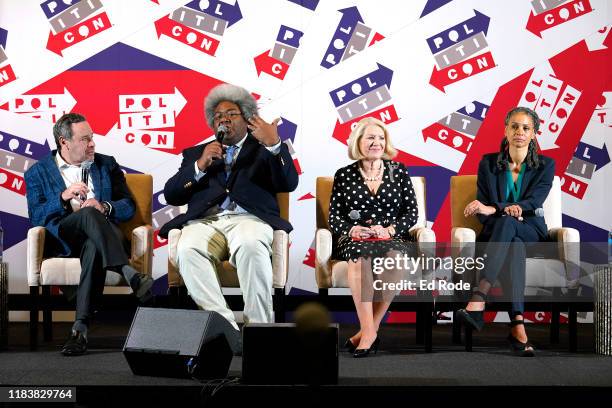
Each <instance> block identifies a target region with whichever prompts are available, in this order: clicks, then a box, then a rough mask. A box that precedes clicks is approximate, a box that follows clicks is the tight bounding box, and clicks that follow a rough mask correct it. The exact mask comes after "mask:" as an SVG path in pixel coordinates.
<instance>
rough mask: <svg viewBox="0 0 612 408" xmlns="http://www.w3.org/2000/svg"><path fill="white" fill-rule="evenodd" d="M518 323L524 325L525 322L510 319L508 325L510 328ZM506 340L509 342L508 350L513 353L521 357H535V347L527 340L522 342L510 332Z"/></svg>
mask: <svg viewBox="0 0 612 408" xmlns="http://www.w3.org/2000/svg"><path fill="white" fill-rule="evenodd" d="M520 324H522V325H524V324H525V322H524V321H523V320H512V321H511V322H510V327H511V328H512V327H514V326H518V325H520ZM508 342H509V343H510V350H512V352H513V353H514V354H516V355H518V356H521V357H535V347H533V344H531V343H530V342H528V341H527V342H525V343H523V342H522V341H519V339H517V338H516V337H514V336H513V335H512V333H510V334H509V335H508Z"/></svg>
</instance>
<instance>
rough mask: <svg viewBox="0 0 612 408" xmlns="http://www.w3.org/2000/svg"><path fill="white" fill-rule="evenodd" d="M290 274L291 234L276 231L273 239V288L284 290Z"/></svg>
mask: <svg viewBox="0 0 612 408" xmlns="http://www.w3.org/2000/svg"><path fill="white" fill-rule="evenodd" d="M288 273H289V234H288V233H287V232H285V231H283V230H276V231H274V238H273V239H272V286H273V287H275V288H284V287H285V285H286V284H287V274H288Z"/></svg>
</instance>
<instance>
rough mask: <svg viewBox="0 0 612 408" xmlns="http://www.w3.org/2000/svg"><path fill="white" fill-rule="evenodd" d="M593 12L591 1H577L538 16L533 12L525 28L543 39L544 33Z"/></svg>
mask: <svg viewBox="0 0 612 408" xmlns="http://www.w3.org/2000/svg"><path fill="white" fill-rule="evenodd" d="M591 11H593V9H592V7H591V3H590V2H589V0H575V1H572V2H571V3H566V4H563V5H561V6H559V7H555V8H553V9H550V10H547V11H545V12H543V13H540V14H538V15H537V16H536V15H535V14H534V13H533V11H531V14H529V19H528V20H527V26H525V28H526V29H527V31H531V32H532V33H533V34H535V35H537V36H538V37H540V38H542V31H545V30H548V29H549V28H553V27H556V26H558V25H560V24H564V23H567V22H568V21H570V20H573V19H575V18H576V17H580V16H582V15H584V14H587V13H590V12H591Z"/></svg>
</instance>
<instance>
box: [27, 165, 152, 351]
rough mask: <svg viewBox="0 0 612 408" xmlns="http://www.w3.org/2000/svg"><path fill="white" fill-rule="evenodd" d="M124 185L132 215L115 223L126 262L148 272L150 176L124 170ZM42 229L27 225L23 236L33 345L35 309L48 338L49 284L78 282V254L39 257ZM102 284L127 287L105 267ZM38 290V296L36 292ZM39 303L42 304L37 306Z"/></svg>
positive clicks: (35, 337)
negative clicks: (132, 204)
mask: <svg viewBox="0 0 612 408" xmlns="http://www.w3.org/2000/svg"><path fill="white" fill-rule="evenodd" d="M125 179H126V182H127V186H128V188H129V190H130V192H131V193H132V196H133V197H134V202H135V204H136V213H135V214H134V217H133V218H132V219H131V220H130V221H127V222H125V223H122V224H120V225H119V227H120V228H121V230H122V231H123V233H124V234H125V236H126V238H128V240H129V241H130V245H131V252H130V256H129V260H130V265H132V266H133V267H134V268H135V269H136V270H138V271H139V272H140V273H143V274H147V275H149V276H150V275H151V273H152V265H153V227H152V226H151V202H152V194H153V177H152V176H151V175H150V174H126V175H125ZM45 236H46V229H45V228H44V227H34V228H30V230H29V231H28V236H27V267H26V269H27V277H28V285H29V287H30V295H31V297H32V302H31V308H30V346H31V348H35V347H36V345H37V337H38V312H39V310H42V312H43V328H44V339H45V340H51V333H52V330H51V329H52V326H51V324H52V321H51V312H52V309H53V302H51V300H50V299H51V286H76V285H78V284H79V281H80V275H81V265H80V262H79V258H43V252H44V247H45ZM105 286H125V287H129V285H128V283H127V282H126V281H125V279H124V278H123V276H122V275H120V274H119V273H117V272H114V271H110V270H108V271H106V281H105ZM41 290H42V296H43V298H42V299H39V294H40V293H39V292H41ZM39 306H42V307H40V308H39Z"/></svg>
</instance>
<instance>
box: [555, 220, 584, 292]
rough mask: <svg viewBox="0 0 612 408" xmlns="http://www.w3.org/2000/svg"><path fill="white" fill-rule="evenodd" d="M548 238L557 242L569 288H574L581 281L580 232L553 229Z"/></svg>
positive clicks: (564, 228)
mask: <svg viewBox="0 0 612 408" xmlns="http://www.w3.org/2000/svg"><path fill="white" fill-rule="evenodd" d="M548 238H549V239H550V240H551V241H553V242H557V248H558V249H559V257H560V258H561V261H562V262H563V263H564V264H565V278H566V279H567V286H568V287H570V288H571V287H574V286H575V285H577V284H578V280H579V279H580V231H578V230H577V229H575V228H566V227H560V228H551V229H549V230H548Z"/></svg>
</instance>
